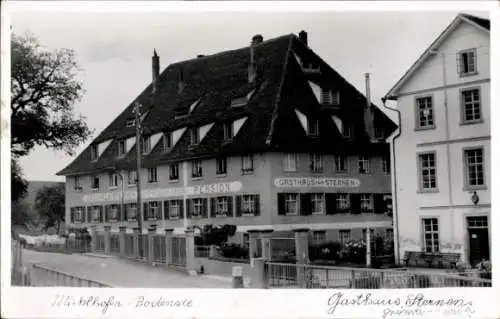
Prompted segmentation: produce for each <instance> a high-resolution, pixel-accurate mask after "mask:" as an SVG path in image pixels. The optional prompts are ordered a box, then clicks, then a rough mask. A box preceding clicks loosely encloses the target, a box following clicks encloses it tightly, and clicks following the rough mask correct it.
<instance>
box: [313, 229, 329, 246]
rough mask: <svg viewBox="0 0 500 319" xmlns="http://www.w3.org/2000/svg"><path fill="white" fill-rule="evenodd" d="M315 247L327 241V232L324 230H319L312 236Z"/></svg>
mask: <svg viewBox="0 0 500 319" xmlns="http://www.w3.org/2000/svg"><path fill="white" fill-rule="evenodd" d="M312 241H313V245H321V244H323V243H324V242H325V241H326V232H325V231H324V230H317V231H314V232H313V235H312Z"/></svg>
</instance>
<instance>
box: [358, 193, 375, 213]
mask: <svg viewBox="0 0 500 319" xmlns="http://www.w3.org/2000/svg"><path fill="white" fill-rule="evenodd" d="M360 208H361V211H362V212H364V213H370V212H373V194H361V195H360Z"/></svg>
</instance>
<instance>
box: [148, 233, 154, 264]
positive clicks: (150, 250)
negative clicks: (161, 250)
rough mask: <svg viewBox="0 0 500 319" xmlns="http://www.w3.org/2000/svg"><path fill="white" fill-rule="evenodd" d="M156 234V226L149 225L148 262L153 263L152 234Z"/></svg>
mask: <svg viewBox="0 0 500 319" xmlns="http://www.w3.org/2000/svg"><path fill="white" fill-rule="evenodd" d="M155 234H156V226H151V227H150V228H149V229H148V263H151V264H152V263H153V261H154V247H153V240H154V238H153V236H154V235H155Z"/></svg>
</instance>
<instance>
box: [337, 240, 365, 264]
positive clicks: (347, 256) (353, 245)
mask: <svg viewBox="0 0 500 319" xmlns="http://www.w3.org/2000/svg"><path fill="white" fill-rule="evenodd" d="M339 257H340V259H341V260H343V261H346V262H352V263H364V262H365V261H366V242H365V241H364V240H351V241H349V242H347V243H346V244H345V245H344V247H342V249H341V250H340V256H339Z"/></svg>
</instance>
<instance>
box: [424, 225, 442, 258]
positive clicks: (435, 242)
mask: <svg viewBox="0 0 500 319" xmlns="http://www.w3.org/2000/svg"><path fill="white" fill-rule="evenodd" d="M422 227H423V234H422V235H423V237H424V247H423V249H424V251H425V252H426V253H437V252H439V228H438V219H437V218H424V219H422Z"/></svg>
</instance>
